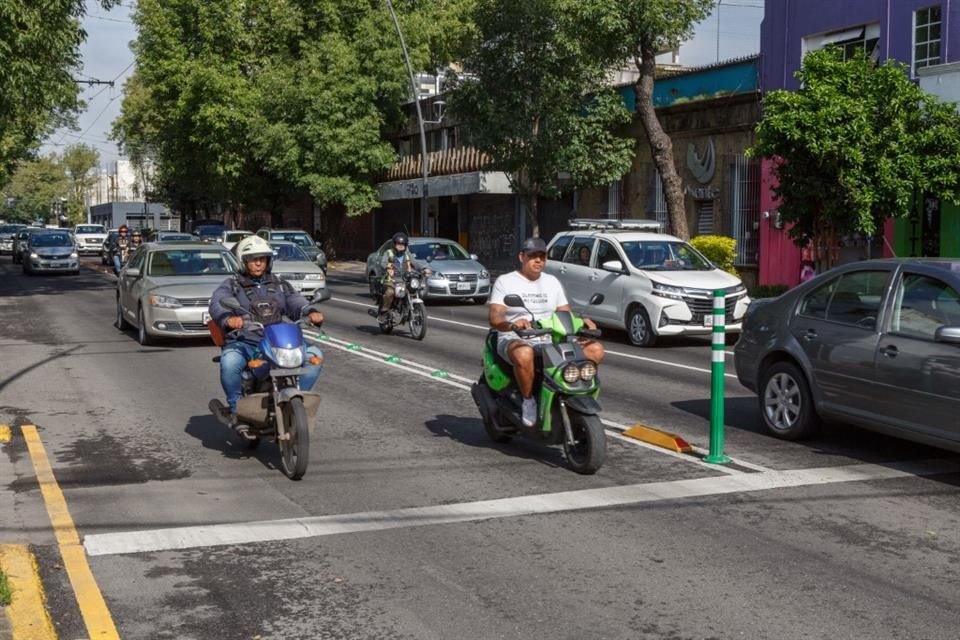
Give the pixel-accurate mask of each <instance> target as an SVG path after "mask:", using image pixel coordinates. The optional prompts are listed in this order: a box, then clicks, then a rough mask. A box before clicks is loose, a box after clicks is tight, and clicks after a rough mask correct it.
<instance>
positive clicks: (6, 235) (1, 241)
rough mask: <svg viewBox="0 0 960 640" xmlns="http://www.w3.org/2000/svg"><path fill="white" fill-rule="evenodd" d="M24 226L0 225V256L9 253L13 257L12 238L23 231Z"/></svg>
mask: <svg viewBox="0 0 960 640" xmlns="http://www.w3.org/2000/svg"><path fill="white" fill-rule="evenodd" d="M26 227H27V225H25V224H16V223H10V224H0V255H3V254H5V253H9V254H11V255H13V238H14V236H16V235H17V232H18V231H20V230H21V229H25V228H26Z"/></svg>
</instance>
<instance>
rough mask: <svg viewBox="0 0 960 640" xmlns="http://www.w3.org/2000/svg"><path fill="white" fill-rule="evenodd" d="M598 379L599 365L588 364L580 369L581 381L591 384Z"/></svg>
mask: <svg viewBox="0 0 960 640" xmlns="http://www.w3.org/2000/svg"><path fill="white" fill-rule="evenodd" d="M596 377H597V365H595V364H594V363H592V362H588V363H586V364H585V365H583V366H582V367H580V379H581V380H583V381H584V382H590V381H591V380H593V379H594V378H596Z"/></svg>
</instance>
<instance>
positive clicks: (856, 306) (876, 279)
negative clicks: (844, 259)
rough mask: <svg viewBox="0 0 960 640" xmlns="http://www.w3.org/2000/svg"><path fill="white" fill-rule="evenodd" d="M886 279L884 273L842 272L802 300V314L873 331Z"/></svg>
mask: <svg viewBox="0 0 960 640" xmlns="http://www.w3.org/2000/svg"><path fill="white" fill-rule="evenodd" d="M889 279H890V272H889V271H885V270H864V271H854V272H851V273H845V274H843V275H842V276H840V277H839V278H837V279H835V280H831V281H830V282H828V283H827V284H825V285H822V286H820V287H817V288H816V289H814V290H813V291H812V292H811V293H809V294H807V296H806V297H805V298H804V299H803V302H802V303H801V306H800V313H801V314H802V315H805V316H808V317H812V318H820V319H825V320H829V321H831V322H839V323H840V324H848V325H855V326H858V327H862V328H864V329H875V328H876V326H877V317H878V316H879V315H880V304H881V302H882V301H883V292H884V289H886V286H887V282H888V281H889Z"/></svg>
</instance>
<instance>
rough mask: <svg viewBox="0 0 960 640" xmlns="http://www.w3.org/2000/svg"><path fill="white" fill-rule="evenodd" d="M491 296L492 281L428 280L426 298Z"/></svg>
mask: <svg viewBox="0 0 960 640" xmlns="http://www.w3.org/2000/svg"><path fill="white" fill-rule="evenodd" d="M488 295H490V279H489V278H484V279H478V280H476V281H474V282H460V281H458V280H448V279H447V278H434V277H431V278H427V288H426V290H425V291H424V297H425V298H430V299H438V298H449V299H457V298H474V297H478V296H488Z"/></svg>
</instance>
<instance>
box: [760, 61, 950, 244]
mask: <svg viewBox="0 0 960 640" xmlns="http://www.w3.org/2000/svg"><path fill="white" fill-rule="evenodd" d="M797 78H798V79H799V80H800V82H801V86H802V88H801V89H800V90H799V91H794V92H791V91H774V92H772V93H770V94H768V95H767V96H766V98H765V99H764V116H763V120H762V121H761V123H760V124H759V126H758V127H757V142H756V145H755V146H754V147H753V149H752V150H751V152H752V153H753V154H755V155H760V156H767V157H771V158H777V159H778V162H777V163H776V165H775V169H774V170H775V174H776V178H777V180H778V184H777V185H776V186H775V187H774V191H775V193H776V196H777V197H778V198H779V199H780V202H781V203H780V214H781V215H782V217H783V220H784V221H785V222H787V223H789V224H790V225H792V226H791V228H790V236H791V237H792V238H793V239H794V241H795V242H796V243H797V244H799V245H801V246H803V245H806V244H807V243H808V242H809V241H810V240H811V239H812V238H814V237H816V236H819V235H822V234H828V235H832V234H847V233H854V232H860V233H864V234H866V235H872V234H874V233H876V231H877V230H878V229H880V228H881V227H882V224H883V220H884V219H885V218H887V217H888V216H894V217H899V216H906V215H909V212H910V209H911V205H912V202H913V200H914V198H915V197H916V196H917V195H918V194H924V193H932V194H936V195H937V196H939V197H941V198H944V199H947V200H952V201H957V200H958V197H960V192H958V189H960V115H958V113H957V110H956V107H955V106H954V105H950V104H945V103H941V102H939V101H938V100H937V99H936V98H935V97H934V96H931V95H929V94H927V93H925V92H924V91H923V90H921V89H920V88H919V87H918V86H917V85H915V84H914V83H913V82H911V81H910V79H909V78H908V77H907V73H906V67H904V65H902V64H899V63H897V62H895V61H887V62H884V63H883V64H879V65H878V64H876V63H874V62H873V61H872V60H870V59H869V58H867V57H866V56H865V55H862V54H861V55H858V56H856V57H854V58H852V59H849V60H847V61H844V60H843V59H842V57H841V55H840V52H839V51H836V50H834V49H832V48H828V49H824V50H820V51H816V52H814V53H811V54H808V55H807V56H806V57H805V58H804V62H803V67H802V68H801V69H800V71H799V72H798V73H797Z"/></svg>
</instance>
